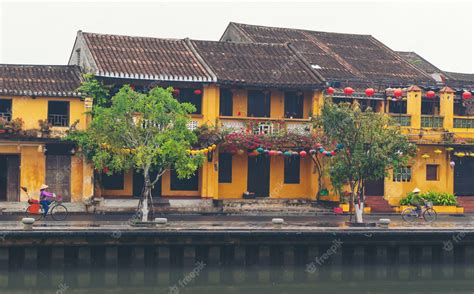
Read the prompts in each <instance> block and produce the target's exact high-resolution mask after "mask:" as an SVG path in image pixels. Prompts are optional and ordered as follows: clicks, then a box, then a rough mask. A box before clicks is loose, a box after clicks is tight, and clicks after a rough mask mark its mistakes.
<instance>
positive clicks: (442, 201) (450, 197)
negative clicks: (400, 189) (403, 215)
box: [400, 191, 458, 206]
mask: <svg viewBox="0 0 474 294" xmlns="http://www.w3.org/2000/svg"><path fill="white" fill-rule="evenodd" d="M414 195H415V194H414V193H413V192H410V193H408V194H407V197H406V198H403V199H402V200H400V205H411V203H412V200H413V197H414ZM420 196H421V197H423V198H424V199H426V200H427V201H431V202H433V205H439V206H456V205H457V204H458V201H457V200H456V196H454V194H450V193H447V192H434V191H428V192H426V193H421V194H420Z"/></svg>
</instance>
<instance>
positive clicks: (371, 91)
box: [365, 88, 375, 97]
mask: <svg viewBox="0 0 474 294" xmlns="http://www.w3.org/2000/svg"><path fill="white" fill-rule="evenodd" d="M374 94H375V90H374V89H373V88H367V89H365V95H366V96H367V97H372V96H374Z"/></svg>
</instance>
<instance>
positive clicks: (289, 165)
mask: <svg viewBox="0 0 474 294" xmlns="http://www.w3.org/2000/svg"><path fill="white" fill-rule="evenodd" d="M283 160H284V163H283V183H284V184H301V158H300V157H299V156H297V157H290V158H286V157H285V158H284V159H283Z"/></svg>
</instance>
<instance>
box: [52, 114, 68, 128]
mask: <svg viewBox="0 0 474 294" xmlns="http://www.w3.org/2000/svg"><path fill="white" fill-rule="evenodd" d="M48 123H49V124H50V125H51V126H53V127H67V126H69V115H65V114H48Z"/></svg>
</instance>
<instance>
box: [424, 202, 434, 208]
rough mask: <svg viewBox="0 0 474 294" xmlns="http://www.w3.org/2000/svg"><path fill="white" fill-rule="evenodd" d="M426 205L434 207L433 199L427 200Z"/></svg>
mask: <svg viewBox="0 0 474 294" xmlns="http://www.w3.org/2000/svg"><path fill="white" fill-rule="evenodd" d="M425 205H426V207H429V208H433V202H431V201H426V203H425Z"/></svg>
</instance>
